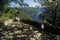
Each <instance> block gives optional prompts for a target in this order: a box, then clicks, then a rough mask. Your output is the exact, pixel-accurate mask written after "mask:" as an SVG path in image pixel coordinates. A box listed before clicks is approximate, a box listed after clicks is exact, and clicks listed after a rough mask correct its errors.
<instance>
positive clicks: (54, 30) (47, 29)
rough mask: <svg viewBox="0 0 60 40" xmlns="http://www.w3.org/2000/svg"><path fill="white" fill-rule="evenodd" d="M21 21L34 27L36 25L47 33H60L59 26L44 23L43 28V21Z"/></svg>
mask: <svg viewBox="0 0 60 40" xmlns="http://www.w3.org/2000/svg"><path fill="white" fill-rule="evenodd" d="M21 22H23V23H25V24H29V25H31V26H33V27H36V28H37V29H38V30H39V31H40V32H42V31H43V32H45V33H47V34H53V35H60V29H59V28H55V27H52V26H49V25H46V24H44V26H45V27H44V29H43V30H42V29H41V23H38V22H36V21H31V20H21Z"/></svg>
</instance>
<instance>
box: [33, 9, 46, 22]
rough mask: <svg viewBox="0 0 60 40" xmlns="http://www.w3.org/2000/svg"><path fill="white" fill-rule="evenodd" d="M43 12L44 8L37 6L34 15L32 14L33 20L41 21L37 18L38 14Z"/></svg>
mask: <svg viewBox="0 0 60 40" xmlns="http://www.w3.org/2000/svg"><path fill="white" fill-rule="evenodd" d="M43 12H45V9H44V8H39V9H38V11H37V14H36V15H32V18H33V20H35V21H37V22H42V19H41V18H39V15H40V14H42V13H43Z"/></svg>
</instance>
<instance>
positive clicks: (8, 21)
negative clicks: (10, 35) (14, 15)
mask: <svg viewBox="0 0 60 40" xmlns="http://www.w3.org/2000/svg"><path fill="white" fill-rule="evenodd" d="M12 22H13V20H12V19H9V20H7V21H4V24H5V25H9V24H11V23H12Z"/></svg>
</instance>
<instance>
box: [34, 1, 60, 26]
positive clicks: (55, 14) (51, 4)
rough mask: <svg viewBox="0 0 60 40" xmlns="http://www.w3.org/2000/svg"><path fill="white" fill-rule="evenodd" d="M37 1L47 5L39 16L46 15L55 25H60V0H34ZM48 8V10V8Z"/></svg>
mask: <svg viewBox="0 0 60 40" xmlns="http://www.w3.org/2000/svg"><path fill="white" fill-rule="evenodd" d="M34 1H35V2H38V3H40V4H41V6H45V10H46V11H45V12H44V13H42V14H41V15H40V16H39V17H45V18H46V19H47V20H48V22H49V23H50V22H51V23H52V24H53V25H54V27H55V26H56V27H57V26H59V25H58V24H59V23H58V22H60V21H58V20H60V19H59V18H60V16H59V15H60V12H59V10H60V7H59V5H60V0H34ZM47 9H48V10H47Z"/></svg>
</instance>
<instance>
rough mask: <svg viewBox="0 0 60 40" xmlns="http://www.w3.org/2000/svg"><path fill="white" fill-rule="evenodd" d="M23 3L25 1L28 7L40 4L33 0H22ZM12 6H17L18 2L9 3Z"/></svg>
mask: <svg viewBox="0 0 60 40" xmlns="http://www.w3.org/2000/svg"><path fill="white" fill-rule="evenodd" d="M24 3H27V4H28V5H29V7H35V6H37V5H38V6H40V4H38V3H35V2H34V1H33V0H24ZM10 4H11V6H12V7H18V6H19V5H18V4H15V3H14V2H12V3H10Z"/></svg>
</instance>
